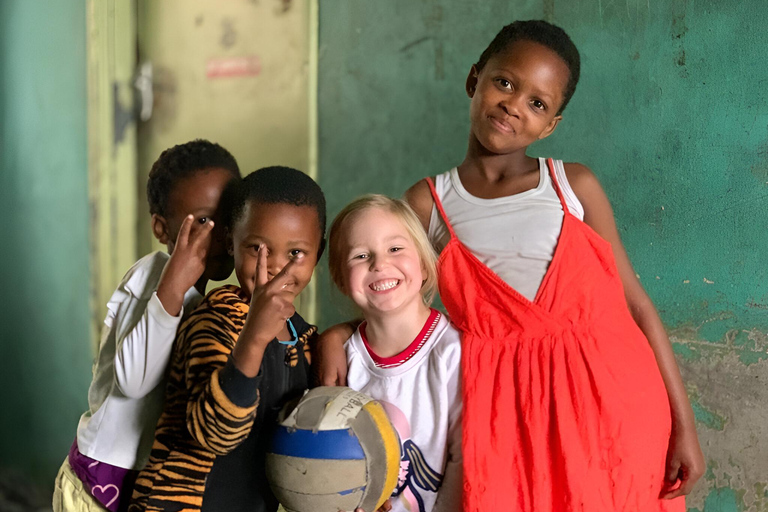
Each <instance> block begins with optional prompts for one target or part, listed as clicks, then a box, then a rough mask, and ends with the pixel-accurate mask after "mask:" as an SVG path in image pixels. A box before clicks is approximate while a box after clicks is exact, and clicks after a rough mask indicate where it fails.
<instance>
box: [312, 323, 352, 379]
mask: <svg viewBox="0 0 768 512" xmlns="http://www.w3.org/2000/svg"><path fill="white" fill-rule="evenodd" d="M358 325H360V320H352V321H351V322H344V323H341V324H336V325H334V326H332V327H329V328H328V329H326V330H325V331H323V333H322V334H321V335H320V336H319V337H318V339H317V343H316V344H315V361H314V364H313V365H312V367H313V369H314V372H315V380H316V381H317V383H318V384H319V385H320V386H346V385H347V354H346V352H345V351H344V342H345V341H347V340H348V339H349V337H350V336H352V334H354V332H355V330H356V329H357V326H358Z"/></svg>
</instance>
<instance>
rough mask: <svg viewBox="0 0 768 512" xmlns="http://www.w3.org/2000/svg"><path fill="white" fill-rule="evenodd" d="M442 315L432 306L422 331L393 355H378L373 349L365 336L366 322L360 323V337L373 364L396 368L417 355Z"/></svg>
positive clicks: (378, 366)
mask: <svg viewBox="0 0 768 512" xmlns="http://www.w3.org/2000/svg"><path fill="white" fill-rule="evenodd" d="M441 316H442V315H440V312H439V311H438V310H436V309H431V308H430V313H429V318H427V321H426V322H425V323H424V327H422V328H421V332H419V334H418V335H416V338H415V339H414V340H413V341H412V342H411V343H410V345H408V347H406V349H405V350H403V351H402V352H400V353H399V354H397V355H394V356H391V357H381V356H379V355H377V354H376V353H375V352H374V351H373V349H371V346H370V345H368V338H366V336H365V325H366V322H363V323H362V324H360V337H361V338H362V339H363V344H364V345H365V349H366V350H367V351H368V355H369V356H371V359H372V360H373V364H375V365H376V367H377V368H395V367H397V366H400V365H401V364H403V363H405V362H406V361H408V360H409V359H411V358H412V357H413V356H415V355H416V353H417V352H418V351H419V350H420V349H421V347H423V346H424V344H425V343H426V342H427V340H428V339H429V337H430V336H432V333H433V332H435V328H436V327H437V322H439V321H440V317H441Z"/></svg>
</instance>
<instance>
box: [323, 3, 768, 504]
mask: <svg viewBox="0 0 768 512" xmlns="http://www.w3.org/2000/svg"><path fill="white" fill-rule="evenodd" d="M320 7H321V9H320V66H319V69H320V77H319V78H320V80H319V82H320V91H319V104H320V112H319V119H320V130H319V132H320V146H319V148H320V167H319V176H320V181H321V185H322V186H323V188H324V189H325V190H326V192H327V194H328V205H329V210H330V211H329V214H330V215H331V218H332V216H333V215H335V214H336V213H337V212H338V211H339V209H340V208H341V207H342V206H343V205H344V204H346V203H347V202H348V201H349V200H351V199H352V198H353V197H355V196H357V195H359V194H362V193H365V192H383V193H387V194H391V195H400V194H402V192H403V191H404V190H405V189H406V188H407V187H408V186H409V185H410V184H412V183H413V182H415V181H416V180H418V179H419V178H421V177H423V176H426V175H433V174H437V173H439V172H442V171H445V170H447V169H449V168H450V167H452V166H454V165H456V164H457V163H459V162H460V161H461V159H462V158H463V156H464V152H465V150H466V141H467V134H468V105H469V102H468V99H467V98H466V96H465V94H464V90H463V84H464V80H465V77H466V74H467V72H468V70H469V68H470V66H471V64H472V63H473V62H475V61H476V59H477V58H478V57H479V55H480V53H481V52H482V50H483V49H484V48H485V46H486V45H487V44H488V43H489V42H490V40H491V39H492V38H493V36H494V35H495V33H496V32H497V31H498V30H499V29H500V28H501V27H502V26H503V25H504V24H506V23H509V22H511V21H513V20H515V19H530V18H545V19H549V20H550V21H553V22H554V23H556V24H559V25H561V26H563V27H564V28H565V29H566V30H567V31H568V32H569V33H570V35H571V36H572V38H573V39H574V41H575V42H576V44H577V46H578V47H579V49H580V51H581V53H582V80H581V82H580V84H579V87H578V89H577V91H576V95H575V96H574V98H573V100H572V102H571V104H570V106H569V107H568V109H567V110H566V112H565V117H564V121H563V122H562V123H561V125H560V127H559V128H558V130H557V131H556V132H555V134H554V135H553V136H552V137H550V138H549V139H548V140H547V141H544V142H542V143H539V145H538V146H534V147H532V148H531V150H530V154H532V155H534V156H554V157H557V158H562V159H565V160H566V161H579V162H582V163H585V164H587V165H588V166H590V167H591V168H592V169H593V170H594V171H595V172H596V173H597V175H598V176H599V177H600V179H601V180H602V183H603V185H604V187H605V189H606V191H607V193H608V195H609V197H610V198H611V200H612V203H613V205H614V208H615V210H616V219H617V222H618V225H619V228H620V230H621V233H622V236H623V238H624V242H625V244H626V246H627V250H628V251H629V254H630V257H631V258H632V261H633V263H634V265H635V268H636V270H637V273H638V274H639V276H640V279H641V280H642V282H643V284H644V285H645V287H646V288H647V290H648V292H649V294H650V295H651V297H652V298H653V299H654V301H655V302H656V304H657V306H658V308H659V310H660V312H661V315H662V318H663V320H664V322H665V324H666V326H667V328H668V330H669V332H670V335H671V336H672V340H673V342H674V348H675V350H676V352H677V354H678V356H679V361H680V364H681V367H682V371H683V374H684V378H685V380H686V383H687V386H688V389H689V393H690V395H691V397H692V401H693V404H694V409H695V411H696V414H697V419H698V425H699V431H700V435H701V439H702V444H703V447H704V450H705V453H706V457H707V460H708V462H709V471H708V473H707V476H706V478H705V479H703V480H702V483H701V484H700V485H699V486H698V488H697V489H696V491H695V493H694V494H693V495H692V496H691V498H690V499H689V502H688V504H689V508H690V510H695V511H707V512H713V511H728V512H731V511H737V510H744V511H747V510H749V511H763V510H768V495H767V494H766V487H767V485H768V361H767V360H766V359H768V334H766V333H767V332H768V264H766V261H768V260H767V259H766V252H767V249H768V207H767V206H766V204H767V203H768V65H766V49H767V48H768V30H766V27H768V4H766V3H765V1H764V0H741V1H739V2H736V1H734V2H723V1H715V0H697V1H694V0H687V1H686V0H613V1H609V0H579V1H575V0H543V1H532V0H531V1H521V0H514V1H509V0H483V1H482V2H481V1H472V2H470V1H466V0H446V1H437V0H420V1H414V0H389V1H386V2H362V1H359V2H323V3H321V6H320ZM321 281H322V282H323V284H324V288H323V291H322V294H321V300H320V303H321V315H322V316H321V319H322V323H323V324H324V325H327V324H329V323H331V322H334V321H336V320H338V319H339V318H342V317H343V315H344V312H343V311H342V310H341V308H340V306H339V302H340V297H339V295H338V293H335V292H331V291H329V286H328V285H327V282H328V281H327V271H325V270H324V269H322V272H321Z"/></svg>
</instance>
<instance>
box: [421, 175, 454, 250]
mask: <svg viewBox="0 0 768 512" xmlns="http://www.w3.org/2000/svg"><path fill="white" fill-rule="evenodd" d="M424 181H426V182H427V185H429V192H430V193H431V194H432V200H433V201H435V206H437V211H438V212H440V218H442V219H443V222H444V223H445V227H447V228H448V233H450V234H451V238H456V234H455V233H454V232H453V226H451V223H450V222H448V216H447V215H446V214H445V210H444V209H443V203H441V202H440V197H438V195H437V189H436V188H435V183H434V182H433V181H432V178H431V177H429V178H424Z"/></svg>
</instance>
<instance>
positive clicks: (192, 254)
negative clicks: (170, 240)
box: [157, 215, 213, 316]
mask: <svg viewBox="0 0 768 512" xmlns="http://www.w3.org/2000/svg"><path fill="white" fill-rule="evenodd" d="M194 224H195V217H194V216H192V215H187V216H186V217H185V218H184V221H183V222H182V223H181V228H179V234H178V236H177V237H176V243H175V244H174V247H173V254H171V259H170V260H168V263H167V264H166V265H165V268H164V269H163V275H162V276H161V277H160V282H159V283H158V285H157V298H158V299H160V302H161V303H162V305H163V308H165V310H166V311H167V312H168V313H169V314H170V315H172V316H176V315H178V314H179V312H180V311H181V306H182V304H183V302H184V294H185V293H187V290H189V289H190V288H191V287H193V286H195V284H196V283H197V281H198V280H199V279H200V276H202V275H203V272H205V262H206V258H207V256H208V249H209V248H210V245H211V232H212V231H213V221H212V220H211V221H208V222H206V223H205V224H203V225H199V224H198V225H194Z"/></svg>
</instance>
